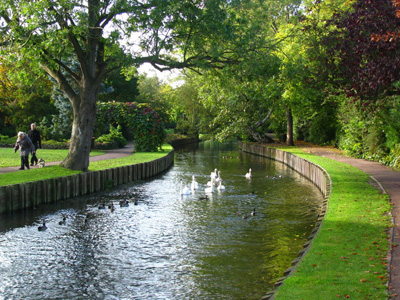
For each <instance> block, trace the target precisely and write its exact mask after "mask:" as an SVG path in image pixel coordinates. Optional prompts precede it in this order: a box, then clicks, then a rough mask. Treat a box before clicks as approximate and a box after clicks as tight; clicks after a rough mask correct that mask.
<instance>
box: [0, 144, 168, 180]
mask: <svg viewBox="0 0 400 300" xmlns="http://www.w3.org/2000/svg"><path fill="white" fill-rule="evenodd" d="M172 149H173V148H172V146H171V145H169V144H164V145H163V146H162V150H159V151H158V152H134V153H133V154H132V155H130V156H126V157H122V158H114V159H108V160H100V161H95V162H91V163H90V165H89V171H98V170H105V169H111V168H116V167H122V166H128V165H134V164H139V163H144V162H148V161H152V160H155V159H158V158H161V157H164V156H166V155H167V154H168V153H169V152H170V151H171V150H172ZM79 173H82V171H73V170H69V169H65V168H63V167H61V166H48V167H45V168H35V169H30V170H25V171H16V172H10V173H5V174H1V175H0V186H5V185H12V184H19V183H26V182H32V181H40V180H46V179H51V178H58V177H65V176H70V175H75V174H79Z"/></svg>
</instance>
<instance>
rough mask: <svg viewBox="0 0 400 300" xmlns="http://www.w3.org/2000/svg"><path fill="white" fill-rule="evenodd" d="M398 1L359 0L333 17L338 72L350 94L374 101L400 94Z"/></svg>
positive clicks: (333, 50)
mask: <svg viewBox="0 0 400 300" xmlns="http://www.w3.org/2000/svg"><path fill="white" fill-rule="evenodd" d="M399 9H400V0H394V1H391V0H359V1H357V2H355V3H354V5H353V9H352V10H350V11H349V12H346V13H342V14H339V15H336V16H335V17H334V19H333V20H332V23H334V24H335V25H336V26H337V28H338V30H337V31H336V32H334V33H333V34H332V35H330V37H329V42H330V44H331V45H332V44H333V45H334V46H333V47H332V48H331V55H332V56H333V57H337V58H338V60H337V61H338V63H337V65H336V66H337V69H336V71H337V73H336V74H339V77H340V79H341V80H342V81H341V82H342V84H343V86H345V87H346V89H347V91H348V95H349V96H356V97H359V98H361V99H363V100H369V101H371V100H372V101H373V100H375V99H378V98H380V97H381V96H383V95H390V94H400V85H399V84H396V83H398V81H399V80H400V10H399Z"/></svg>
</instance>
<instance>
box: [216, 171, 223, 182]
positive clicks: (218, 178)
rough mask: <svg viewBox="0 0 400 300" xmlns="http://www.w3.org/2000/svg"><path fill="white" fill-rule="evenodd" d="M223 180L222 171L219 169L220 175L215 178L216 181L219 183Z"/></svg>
mask: <svg viewBox="0 0 400 300" xmlns="http://www.w3.org/2000/svg"><path fill="white" fill-rule="evenodd" d="M221 181H222V178H221V171H218V177H217V178H215V183H216V184H218V183H220V182H221Z"/></svg>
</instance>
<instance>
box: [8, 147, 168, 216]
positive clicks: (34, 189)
mask: <svg viewBox="0 0 400 300" xmlns="http://www.w3.org/2000/svg"><path fill="white" fill-rule="evenodd" d="M173 162H174V151H171V152H169V153H168V154H167V155H166V156H164V157H161V158H159V159H156V160H153V161H149V162H145V163H140V164H135V165H130V166H124V167H117V168H113V169H106V170H100V171H93V172H85V173H81V174H76V175H71V176H66V177H59V178H53V179H48V180H41V181H34V182H27V183H20V184H13V185H7V186H1V187H0V214H1V213H7V212H12V211H16V210H21V209H27V208H31V207H35V206H37V205H39V204H46V203H54V202H58V201H62V200H66V199H70V198H74V197H79V196H84V195H89V194H93V193H96V192H99V191H102V190H105V189H107V188H111V187H113V186H117V185H121V184H125V183H128V182H132V181H136V180H141V179H147V178H151V177H153V176H156V175H157V174H160V173H162V172H164V171H165V170H167V169H168V168H169V167H170V166H171V165H172V164H173Z"/></svg>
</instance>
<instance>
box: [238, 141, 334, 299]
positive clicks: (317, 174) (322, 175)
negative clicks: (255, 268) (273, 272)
mask: <svg viewBox="0 0 400 300" xmlns="http://www.w3.org/2000/svg"><path fill="white" fill-rule="evenodd" d="M239 149H240V150H241V151H243V152H247V153H251V154H254V155H259V156H263V157H267V158H269V159H273V160H276V161H279V162H282V163H284V164H286V165H287V166H289V167H290V168H292V169H294V170H295V171H297V172H299V173H300V174H302V175H303V176H305V177H306V178H308V179H309V180H310V181H311V182H313V183H314V184H315V185H316V187H317V188H318V189H319V190H320V191H321V193H322V195H323V196H324V200H323V201H322V203H321V205H320V208H319V214H318V219H317V222H316V224H315V226H314V230H313V231H312V232H311V234H310V236H309V237H308V239H307V242H306V243H305V244H304V245H303V249H302V250H301V251H300V252H299V254H298V256H297V257H296V258H295V259H294V260H293V261H292V263H291V266H290V267H289V268H288V269H286V271H285V272H284V274H283V277H281V278H279V279H278V280H277V281H276V282H275V284H274V290H272V291H270V292H268V293H267V294H265V296H264V297H263V298H262V300H273V299H274V296H275V293H276V290H277V289H278V288H279V286H281V285H282V284H283V283H284V280H285V279H286V278H287V277H289V276H290V275H291V274H292V273H293V272H294V271H295V269H296V267H297V265H298V263H299V262H300V261H301V259H302V258H303V257H304V255H305V254H306V253H307V251H308V250H309V249H310V247H311V243H312V240H313V239H314V237H315V236H316V235H317V233H318V231H319V229H320V228H321V225H322V222H323V220H324V217H325V214H326V212H327V209H328V200H329V197H330V194H331V187H332V181H331V178H330V176H329V174H328V172H326V171H325V170H324V169H323V168H322V167H321V166H319V165H317V164H314V163H312V162H310V161H308V160H306V159H304V158H300V157H298V156H296V155H294V154H292V153H289V152H286V151H282V150H278V149H275V148H268V147H267V146H265V145H261V144H253V143H242V142H240V143H239Z"/></svg>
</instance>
